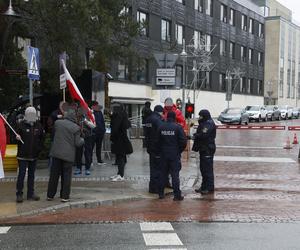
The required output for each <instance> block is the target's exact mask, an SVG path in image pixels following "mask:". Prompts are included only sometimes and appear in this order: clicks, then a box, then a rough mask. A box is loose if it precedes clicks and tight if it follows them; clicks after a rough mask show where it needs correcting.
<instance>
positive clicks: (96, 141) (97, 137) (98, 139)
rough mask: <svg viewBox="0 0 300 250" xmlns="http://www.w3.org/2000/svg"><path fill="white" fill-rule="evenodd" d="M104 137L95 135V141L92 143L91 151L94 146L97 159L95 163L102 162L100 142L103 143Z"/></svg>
mask: <svg viewBox="0 0 300 250" xmlns="http://www.w3.org/2000/svg"><path fill="white" fill-rule="evenodd" d="M103 138H104V135H102V134H99V135H95V140H94V143H93V150H94V146H95V144H96V157H97V162H101V161H102V157H101V152H102V151H101V150H102V141H103Z"/></svg>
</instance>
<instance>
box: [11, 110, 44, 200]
mask: <svg viewBox="0 0 300 250" xmlns="http://www.w3.org/2000/svg"><path fill="white" fill-rule="evenodd" d="M37 119H38V117H37V112H36V109H35V108H34V107H28V108H26V110H25V115H24V120H22V121H21V122H20V123H19V124H18V127H17V129H16V132H17V136H16V139H17V141H18V153H17V159H18V163H19V171H18V178H17V192H16V196H17V199H16V201H17V202H18V203H20V202H23V187H24V179H25V175H26V169H27V168H28V180H27V200H34V201H37V200H39V199H40V197H39V196H37V195H36V193H35V191H34V178H35V168H36V160H37V158H38V155H39V153H40V151H41V149H42V148H43V140H44V134H45V132H44V129H43V128H42V125H41V124H40V122H38V121H37ZM22 141H23V142H24V143H23V142H22Z"/></svg>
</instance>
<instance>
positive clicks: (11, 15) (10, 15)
mask: <svg viewBox="0 0 300 250" xmlns="http://www.w3.org/2000/svg"><path fill="white" fill-rule="evenodd" d="M2 16H4V18H5V20H6V22H7V27H6V30H5V32H4V34H3V41H2V52H1V58H0V68H1V67H2V64H3V60H4V53H5V47H6V43H7V38H8V33H9V30H10V28H11V26H12V25H13V24H14V22H15V21H16V20H17V19H19V18H21V16H20V15H19V14H17V13H16V12H15V11H14V9H13V7H12V3H11V0H9V5H8V9H7V10H6V11H5V12H4V13H2Z"/></svg>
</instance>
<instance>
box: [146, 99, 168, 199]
mask: <svg viewBox="0 0 300 250" xmlns="http://www.w3.org/2000/svg"><path fill="white" fill-rule="evenodd" d="M162 114H163V107H162V106H161V105H156V106H155V107H154V112H152V113H151V114H150V116H148V117H147V118H146V120H145V123H144V129H145V145H146V148H147V152H148V154H149V163H150V164H149V165H150V182H149V193H153V194H158V193H159V192H158V191H159V183H160V182H159V178H160V169H159V163H160V152H159V150H158V147H157V145H156V141H157V131H158V128H159V127H160V126H161V125H162V123H163V118H162Z"/></svg>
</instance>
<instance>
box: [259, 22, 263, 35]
mask: <svg viewBox="0 0 300 250" xmlns="http://www.w3.org/2000/svg"><path fill="white" fill-rule="evenodd" d="M258 37H260V38H263V37H264V25H263V24H261V23H259V24H258Z"/></svg>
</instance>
